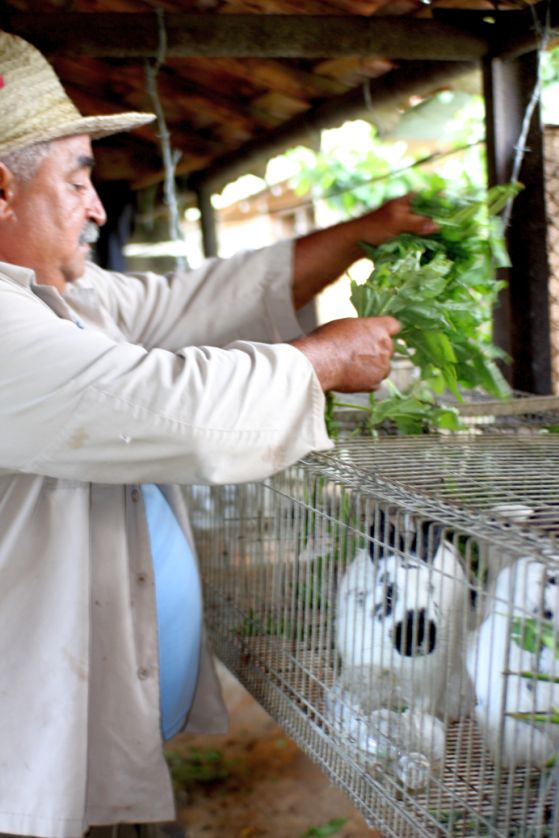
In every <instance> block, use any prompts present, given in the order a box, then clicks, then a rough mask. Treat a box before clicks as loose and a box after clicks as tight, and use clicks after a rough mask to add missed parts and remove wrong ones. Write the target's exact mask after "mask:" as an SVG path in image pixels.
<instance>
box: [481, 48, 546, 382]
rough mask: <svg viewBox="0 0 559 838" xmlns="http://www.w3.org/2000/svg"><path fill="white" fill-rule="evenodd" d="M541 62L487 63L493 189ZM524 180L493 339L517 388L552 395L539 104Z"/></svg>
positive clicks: (510, 157) (514, 143)
mask: <svg viewBox="0 0 559 838" xmlns="http://www.w3.org/2000/svg"><path fill="white" fill-rule="evenodd" d="M538 60H539V56H538V53H537V52H529V53H526V54H525V55H522V56H520V57H518V58H515V59H514V60H510V61H502V60H499V59H494V60H487V61H486V62H485V64H484V67H483V71H484V95H485V106H486V121H487V158H488V178H489V184H490V185H493V184H495V183H504V182H506V181H508V180H509V179H510V177H511V173H512V170H513V165H514V159H515V155H516V150H517V147H518V142H519V138H520V136H521V131H522V126H523V121H524V118H525V113H526V108H527V107H528V104H529V102H530V100H531V98H532V95H533V92H534V89H535V87H536V82H537V72H538V63H537V62H538ZM518 180H520V182H521V183H523V184H524V190H523V191H522V192H521V193H520V195H519V196H518V197H517V198H516V200H515V202H514V206H513V210H512V215H511V219H510V225H509V228H508V230H507V245H508V249H509V254H510V257H511V261H512V267H511V268H510V269H508V270H506V271H504V272H503V278H504V279H505V280H506V281H507V282H508V287H507V288H506V289H505V290H504V291H503V292H502V294H501V300H500V306H499V308H498V310H497V312H496V316H495V322H494V339H495V343H496V344H497V345H498V346H500V347H502V348H503V349H504V350H505V351H506V352H507V353H508V354H509V355H510V356H511V358H512V363H511V365H510V366H509V367H508V368H507V369H505V370H504V372H505V374H506V375H507V377H508V379H509V382H510V384H511V385H512V386H513V388H514V389H515V390H522V391H525V392H530V393H538V394H547V393H551V391H552V380H551V346H550V331H549V292H548V280H549V264H548V258H547V236H546V227H547V225H546V212H545V188H544V187H545V180H544V166H543V132H542V127H541V115H540V108H539V104H538V105H537V106H536V107H535V109H534V113H533V116H532V120H531V123H530V128H529V131H528V135H527V139H526V152H525V155H524V159H523V162H522V166H521V168H520V171H519V174H518Z"/></svg>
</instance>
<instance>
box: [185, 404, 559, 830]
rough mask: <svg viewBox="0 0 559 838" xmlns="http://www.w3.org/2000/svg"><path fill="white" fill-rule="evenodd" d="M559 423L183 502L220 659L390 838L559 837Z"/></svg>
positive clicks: (492, 432) (379, 450)
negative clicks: (188, 509) (187, 509)
mask: <svg viewBox="0 0 559 838" xmlns="http://www.w3.org/2000/svg"><path fill="white" fill-rule="evenodd" d="M544 401H545V400H544ZM538 403H539V402H538ZM558 419H559V417H558V416H557V414H556V413H553V412H550V413H549V414H546V413H544V412H543V413H542V412H541V411H540V412H534V413H532V414H530V416H523V417H520V416H516V418H515V422H514V423H513V424H511V423H510V422H509V421H508V420H506V421H505V420H503V419H499V418H495V417H493V421H492V422H489V424H487V417H485V420H484V421H485V424H484V425H482V426H481V430H480V427H478V426H475V428H473V430H472V432H470V433H465V434H460V433H458V434H456V433H455V434H447V435H436V434H432V435H425V436H421V437H398V436H389V435H380V436H379V437H378V438H376V439H372V438H363V437H354V438H351V437H349V436H348V438H345V439H341V440H340V441H339V442H338V443H337V444H336V446H335V448H334V449H332V450H331V451H327V452H323V453H320V454H316V455H313V456H310V457H308V458H306V459H305V460H303V461H301V462H300V463H298V464H296V465H294V466H293V467H291V468H289V469H287V470H285V471H284V472H282V473H281V474H278V475H276V476H275V477H272V478H270V479H269V480H266V481H265V482H263V483H260V484H245V485H236V486H226V487H220V488H218V487H202V486H195V487H190V488H186V489H185V492H186V494H187V496H188V500H189V503H190V507H191V510H192V524H193V528H194V533H195V538H196V542H197V547H198V551H199V555H200V561H201V568H202V576H203V584H204V591H205V608H206V616H207V621H208V626H209V630H210V634H211V637H212V640H213V644H214V648H215V650H216V653H217V655H218V656H219V657H220V658H221V659H222V660H223V662H224V663H225V664H226V665H227V666H228V667H229V669H230V670H231V671H232V672H234V673H235V674H236V676H237V677H238V678H239V680H240V681H241V682H242V683H243V684H244V685H245V686H246V687H247V689H248V690H249V691H250V692H251V693H252V694H253V695H254V697H255V698H256V699H257V700H258V701H259V702H260V703H261V704H262V705H263V707H265V708H266V710H267V711H268V712H269V713H270V714H271V715H272V717H273V718H274V719H275V720H276V721H277V722H278V723H279V724H280V725H282V726H283V728H284V729H285V730H286V732H287V733H288V734H289V735H291V736H292V737H293V738H294V739H295V741H297V742H298V744H299V745H300V747H301V748H302V749H303V750H305V751H306V752H307V754H308V755H309V756H310V757H311V758H312V759H314V760H315V761H316V762H317V763H318V764H319V765H320V766H321V767H322V768H323V770H324V771H325V772H326V773H327V774H328V775H329V777H330V778H331V779H332V781H333V782H334V783H335V784H336V785H338V786H339V787H340V788H342V789H343V790H345V792H346V793H347V794H348V796H349V797H350V798H351V799H352V801H353V802H354V804H355V805H356V806H357V807H358V808H359V809H360V810H361V812H362V813H363V815H364V816H365V818H366V819H367V821H368V823H369V824H370V825H371V826H374V827H376V828H377V829H379V830H381V831H382V832H383V834H384V835H385V836H387V838H388V836H394V838H408V836H410V838H411V836H429V837H430V838H432V836H451V835H452V836H499V837H501V836H502V838H504V836H507V838H510V836H523V838H525V836H534V838H535V836H538V838H551V836H557V835H559V784H558V779H559V762H558V761H557V748H558V743H559V660H558V659H559V545H558V543H557V539H558V534H559V435H555V434H554V433H552V432H550V431H552V430H555V429H556V428H557V426H558V425H559V421H558Z"/></svg>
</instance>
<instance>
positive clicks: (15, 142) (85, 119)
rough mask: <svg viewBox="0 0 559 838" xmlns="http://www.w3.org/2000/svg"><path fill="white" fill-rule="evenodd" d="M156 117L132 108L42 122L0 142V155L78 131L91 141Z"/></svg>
mask: <svg viewBox="0 0 559 838" xmlns="http://www.w3.org/2000/svg"><path fill="white" fill-rule="evenodd" d="M154 119H156V116H155V114H152V113H138V112H135V111H129V112H127V113H116V114H108V115H106V116H80V117H77V118H76V119H69V120H68V121H67V122H64V123H63V124H59V125H53V126H52V127H49V126H46V125H41V126H40V127H39V126H37V128H36V133H35V132H34V131H33V129H31V130H30V131H29V130H28V131H26V134H25V136H24V137H21V138H18V139H12V140H11V141H10V142H6V143H2V142H0V156H2V155H3V154H10V153H11V152H13V151H19V150H20V149H22V148H27V147H28V146H30V145H34V144H35V143H41V142H50V141H51V140H58V139H62V138H63V137H71V136H74V135H75V134H87V135H88V136H90V137H91V139H92V140H99V139H101V138H102V137H110V136H111V135H112V134H118V133H119V132H120V131H132V130H133V129H134V128H140V127H141V126H142V125H147V124H148V123H149V122H153V120H154ZM34 134H35V135H34Z"/></svg>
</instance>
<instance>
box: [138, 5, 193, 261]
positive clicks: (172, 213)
mask: <svg viewBox="0 0 559 838" xmlns="http://www.w3.org/2000/svg"><path fill="white" fill-rule="evenodd" d="M155 13H156V15H157V29H158V35H159V41H158V50H157V57H156V60H155V62H154V63H151V62H150V61H146V62H145V69H146V81H147V90H148V93H149V95H150V98H151V101H152V103H153V109H154V111H155V115H156V116H157V125H158V137H159V141H160V144H161V155H162V157H163V167H164V171H165V182H164V194H165V203H166V205H167V208H168V210H169V237H170V239H171V241H183V240H184V237H183V235H182V232H181V228H180V214H179V206H178V200H177V193H176V184H175V171H176V167H177V163H178V161H179V160H180V157H181V154H180V152H179V151H178V150H177V149H174V150H173V148H172V147H171V136H170V134H169V130H168V128H167V122H166V120H165V113H164V111H163V106H162V104H161V100H160V98H159V93H158V90H157V74H158V73H159V70H160V69H161V67H162V66H163V64H164V63H165V56H166V53H167V32H166V30H165V21H164V18H163V10H162V9H160V8H156V9H155ZM175 260H176V264H177V268H178V270H181V271H184V270H187V269H188V261H187V259H186V256H184V255H177V256H176V257H175Z"/></svg>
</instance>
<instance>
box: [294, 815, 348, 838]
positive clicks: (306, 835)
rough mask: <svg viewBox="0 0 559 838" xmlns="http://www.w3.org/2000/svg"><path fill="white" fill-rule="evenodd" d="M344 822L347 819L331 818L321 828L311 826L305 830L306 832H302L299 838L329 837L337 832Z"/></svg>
mask: <svg viewBox="0 0 559 838" xmlns="http://www.w3.org/2000/svg"><path fill="white" fill-rule="evenodd" d="M346 822H347V818H332V819H331V820H329V821H328V823H325V824H323V825H322V826H312V827H311V828H310V829H307V831H306V832H303V834H302V835H301V838H328V836H329V835H335V834H336V833H337V832H339V831H340V829H341V828H342V826H344V824H345V823H346Z"/></svg>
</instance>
